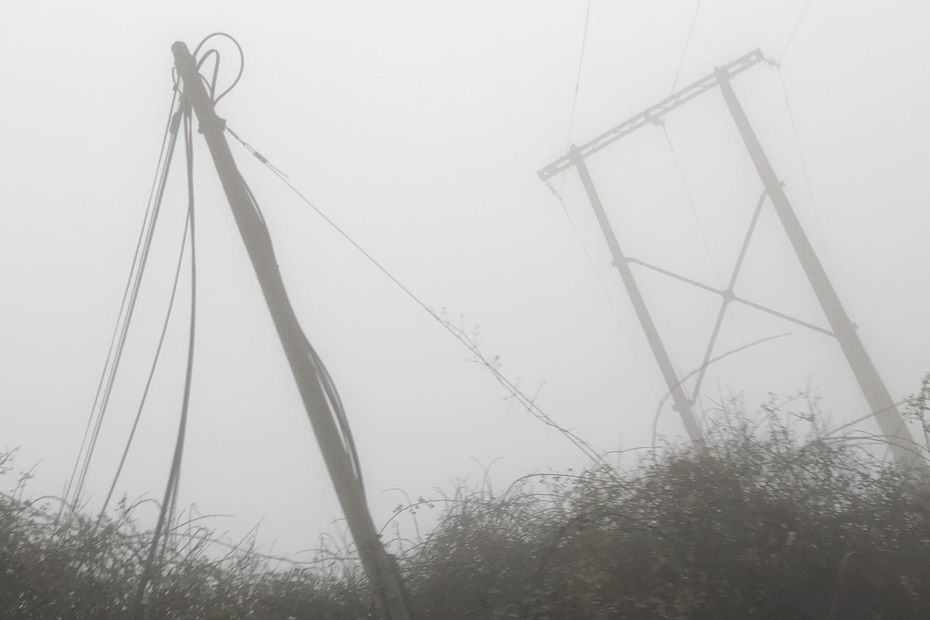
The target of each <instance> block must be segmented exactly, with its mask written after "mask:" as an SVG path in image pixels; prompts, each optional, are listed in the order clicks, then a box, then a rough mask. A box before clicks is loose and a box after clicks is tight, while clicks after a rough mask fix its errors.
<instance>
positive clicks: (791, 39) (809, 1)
mask: <svg viewBox="0 0 930 620" xmlns="http://www.w3.org/2000/svg"><path fill="white" fill-rule="evenodd" d="M813 2H814V0H807V2H806V3H805V4H804V8H803V9H801V13H800V15H798V19H797V21H795V22H794V28H792V29H791V34H790V35H789V36H788V40H787V41H786V42H785V46H784V47H783V48H782V49H781V54H779V55H778V62H781V61H782V60H784V58H785V54H787V53H788V48H790V47H791V44H792V43H794V37H796V36H797V34H798V31H799V30H800V28H801V22H803V21H804V18H805V17H806V16H807V10H808V9H809V8H811V4H813Z"/></svg>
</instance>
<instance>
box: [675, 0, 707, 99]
mask: <svg viewBox="0 0 930 620" xmlns="http://www.w3.org/2000/svg"><path fill="white" fill-rule="evenodd" d="M701 1H702V0H698V1H697V4H696V5H695V6H694V14H693V15H692V16H691V25H690V26H689V27H688V36H687V38H686V39H685V46H684V48H683V49H682V50H681V57H680V58H679V59H678V68H677V69H676V70H675V80H674V81H673V82H672V91H671V92H673V93H674V92H675V88H676V87H677V86H678V79H679V78H680V77H681V69H682V67H683V66H684V64H685V56H687V54H688V48H689V47H690V46H691V35H693V34H694V26H695V25H696V24H697V19H698V13H700V12H701Z"/></svg>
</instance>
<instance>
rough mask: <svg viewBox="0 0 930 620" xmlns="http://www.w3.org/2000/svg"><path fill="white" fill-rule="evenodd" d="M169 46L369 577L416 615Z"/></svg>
mask: <svg viewBox="0 0 930 620" xmlns="http://www.w3.org/2000/svg"><path fill="white" fill-rule="evenodd" d="M171 51H172V53H173V54H174V60H175V66H176V68H177V71H178V75H179V76H180V78H181V80H183V83H184V91H183V96H184V98H185V99H187V100H188V101H189V102H190V104H191V105H192V106H193V109H194V112H195V113H196V114H197V119H198V120H199V122H200V133H202V134H203V136H204V139H205V140H206V142H207V146H208V148H209V149H210V155H211V156H212V157H213V163H214V164H215V165H216V171H217V174H218V175H219V177H220V181H221V182H222V185H223V190H224V191H225V193H226V198H227V199H228V201H229V206H230V208H231V209H232V212H233V216H234V217H235V220H236V224H237V226H238V227H239V233H240V234H241V235H242V241H243V243H244V244H245V247H246V250H247V251H248V254H249V259H250V260H251V262H252V267H253V268H254V270H255V275H256V276H258V281H259V284H260V285H261V289H262V293H263V294H264V296H265V302H266V303H267V305H268V310H269V311H270V312H271V318H272V320H273V322H274V326H275V329H276V330H277V332H278V338H279V339H280V341H281V346H282V347H283V349H284V353H285V355H286V356H287V361H288V363H289V364H290V367H291V372H292V373H293V375H294V380H295V381H296V383H297V389H298V390H299V392H300V396H301V399H302V400H303V404H304V408H305V409H306V411H307V415H308V416H309V418H310V424H311V426H312V427H313V431H314V434H315V435H316V438H317V442H318V444H319V446H320V451H321V452H322V453H323V459H324V461H325V462H326V468H327V470H328V471H329V475H330V477H331V478H332V481H333V486H334V487H335V489H336V495H337V496H338V498H339V502H340V504H341V505H342V510H343V512H344V513H345V517H346V522H347V523H348V526H349V530H350V532H351V534H352V538H353V539H354V541H355V545H356V547H357V548H358V552H359V556H360V557H361V561H362V565H363V566H364V570H365V574H366V576H367V577H368V580H369V582H370V583H371V585H372V588H373V589H374V591H375V594H376V596H377V598H378V600H379V602H380V604H381V607H382V609H383V611H384V613H385V614H386V617H387V618H388V620H409V619H410V617H411V614H410V611H409V610H408V608H407V604H406V601H405V599H404V595H403V590H402V586H401V583H400V578H399V575H398V573H397V571H396V567H395V565H394V563H393V561H392V559H391V558H390V557H389V556H388V554H387V552H386V551H385V549H384V547H383V546H382V544H381V540H380V538H379V536H378V532H377V530H376V529H375V525H374V522H373V521H372V518H371V513H370V512H369V511H368V505H367V502H366V500H365V494H364V490H363V488H362V485H361V481H360V479H359V478H358V477H357V475H356V473H355V471H354V469H353V465H352V462H351V459H350V457H349V455H348V454H347V453H346V451H345V450H344V447H343V440H342V437H341V436H340V433H339V430H338V428H337V426H336V423H335V421H334V419H333V417H332V416H331V415H329V413H330V411H329V406H328V404H327V403H328V401H327V395H326V394H325V392H324V391H323V388H322V387H321V384H320V382H319V380H318V369H317V367H316V366H315V365H314V361H313V360H312V359H311V357H310V355H308V347H307V341H306V338H305V336H304V333H303V330H302V329H301V327H300V324H299V322H298V320H297V316H296V315H295V314H294V309H293V307H292V306H291V302H290V300H289V298H288V296H287V291H286V290H285V288H284V282H283V280H282V278H281V273H280V272H279V271H278V265H277V261H276V259H275V255H274V248H273V247H272V244H271V238H270V237H269V235H268V231H267V229H266V227H265V225H264V223H263V221H262V217H261V215H260V213H259V212H258V211H257V210H256V208H255V204H254V202H253V200H252V198H251V196H250V194H249V190H248V188H247V187H246V185H245V181H244V180H243V178H242V175H241V174H240V172H239V169H238V168H237V166H236V162H235V160H234V159H233V156H232V153H231V152H230V149H229V144H228V143H227V141H226V136H225V134H224V130H225V125H226V123H225V120H224V119H222V118H220V117H219V116H217V114H216V111H215V110H214V104H213V100H212V99H211V97H210V96H209V95H208V94H207V91H206V88H205V87H204V84H203V82H202V81H201V76H200V74H199V72H198V68H197V64H196V61H195V59H194V58H193V56H192V55H191V53H190V51H189V50H188V48H187V46H186V45H185V44H184V43H182V42H177V43H175V44H174V45H172V46H171Z"/></svg>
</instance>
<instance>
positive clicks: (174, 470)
mask: <svg viewBox="0 0 930 620" xmlns="http://www.w3.org/2000/svg"><path fill="white" fill-rule="evenodd" d="M184 143H185V155H186V160H187V162H186V163H187V193H188V207H187V208H188V231H189V235H190V248H191V251H190V256H191V258H190V269H191V272H190V273H191V293H190V294H191V303H190V331H189V335H188V344H187V368H186V370H185V375H184V395H183V398H182V403H181V416H180V420H179V421H178V433H177V438H176V440H175V446H174V455H173V457H172V459H171V470H170V472H169V474H168V483H167V485H166V486H165V493H164V496H163V498H162V502H161V506H160V510H159V513H158V520H157V522H156V525H155V530H154V531H153V533H152V541H151V543H150V544H149V549H148V554H147V556H146V560H145V564H144V566H143V569H142V575H141V577H140V579H139V585H138V588H137V590H136V596H135V601H134V605H133V617H135V618H142V617H143V616H142V613H143V610H144V608H143V602H144V597H145V591H146V589H147V587H148V584H149V582H150V581H151V579H152V577H153V570H154V564H155V558H156V557H157V555H158V550H159V543H160V541H161V539H162V535H163V532H164V527H165V522H166V520H167V519H168V515H169V511H170V510H172V507H173V506H175V505H176V500H177V494H178V488H179V481H180V477H181V463H182V459H183V456H184V442H185V438H186V436H187V420H188V411H189V407H190V394H191V383H192V378H193V367H194V343H195V340H196V333H197V330H196V327H197V322H196V319H197V251H196V246H197V244H196V226H195V222H196V215H195V210H194V152H193V151H194V146H193V144H194V139H193V129H192V122H191V110H190V106H185V113H184Z"/></svg>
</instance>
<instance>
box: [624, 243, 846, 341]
mask: <svg viewBox="0 0 930 620" xmlns="http://www.w3.org/2000/svg"><path fill="white" fill-rule="evenodd" d="M626 260H627V262H630V263H634V264H636V265H640V266H641V267H645V268H646V269H649V270H651V271H655V272H656V273H661V274H662V275H664V276H668V277H670V278H673V279H675V280H678V281H679V282H684V283H685V284H690V285H691V286H694V287H696V288H699V289H702V290H705V291H708V292H710V293H716V294H717V295H720V296H721V297H723V298H724V299H729V300H730V301H734V302H737V303H741V304H743V305H745V306H749V307H750V308H755V309H756V310H760V311H761V312H765V313H768V314H771V315H772V316H777V317H778V318H780V319H784V320H785V321H789V322H791V323H795V324H797V325H800V326H802V327H806V328H808V329H810V330H813V331H815V332H819V333H821V334H824V335H826V336H834V333H833V332H831V331H830V330H828V329H824V328H823V327H820V326H818V325H814V324H813V323H808V322H807V321H802V320H801V319H797V318H795V317H793V316H791V315H789V314H785V313H784V312H779V311H778V310H773V309H772V308H769V307H767V306H763V305H762V304H757V303H756V302H754V301H749V300H748V299H744V298H742V297H738V296H737V295H735V294H733V291H732V289H730V290H725V291H721V290H720V289H718V288H714V287H713V286H709V285H707V284H704V283H703V282H698V281H697V280H692V279H691V278H687V277H685V276H683V275H679V274H677V273H675V272H674V271H669V270H668V269H663V268H661V267H657V266H656V265H653V264H652V263H647V262H646V261H643V260H639V259H638V258H631V257H627V259H626Z"/></svg>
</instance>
